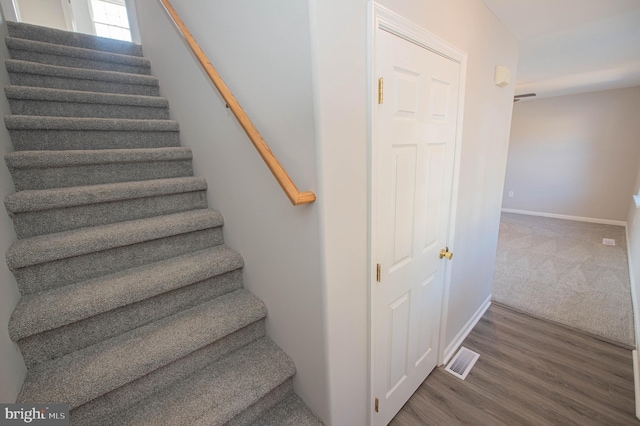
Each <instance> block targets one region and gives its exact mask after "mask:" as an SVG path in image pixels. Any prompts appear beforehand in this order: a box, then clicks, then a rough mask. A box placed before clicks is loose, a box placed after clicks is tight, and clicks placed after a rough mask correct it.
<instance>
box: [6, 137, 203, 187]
mask: <svg viewBox="0 0 640 426" xmlns="http://www.w3.org/2000/svg"><path fill="white" fill-rule="evenodd" d="M191 158H192V154H191V150H190V149H189V148H181V147H176V148H146V149H104V150H96V151H15V152H12V153H9V154H7V155H6V156H5V161H6V163H7V165H8V166H9V171H10V172H11V175H12V176H13V182H14V185H15V188H16V190H17V191H23V190H31V189H33V190H40V189H52V188H67V187H73V186H87V185H100V184H106V183H117V182H132V181H143V180H151V179H168V178H174V177H186V176H193V166H192V163H191Z"/></svg>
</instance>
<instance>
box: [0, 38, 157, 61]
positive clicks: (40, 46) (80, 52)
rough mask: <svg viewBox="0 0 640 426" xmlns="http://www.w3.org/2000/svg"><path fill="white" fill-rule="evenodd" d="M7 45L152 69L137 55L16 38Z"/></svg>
mask: <svg viewBox="0 0 640 426" xmlns="http://www.w3.org/2000/svg"><path fill="white" fill-rule="evenodd" d="M5 43H6V45H7V47H8V48H9V49H16V50H26V51H30V52H36V53H46V54H50V55H57V56H69V57H73V58H80V59H89V60H92V61H100V62H113V63H117V64H123V65H131V66H136V67H141V68H151V63H150V61H149V60H148V59H146V58H143V57H141V56H136V55H126V54H121V53H111V52H105V51H99V50H95V49H86V48H82V47H75V46H67V45H64V44H55V43H48V42H44V41H36V40H28V39H24V38H16V37H6V38H5Z"/></svg>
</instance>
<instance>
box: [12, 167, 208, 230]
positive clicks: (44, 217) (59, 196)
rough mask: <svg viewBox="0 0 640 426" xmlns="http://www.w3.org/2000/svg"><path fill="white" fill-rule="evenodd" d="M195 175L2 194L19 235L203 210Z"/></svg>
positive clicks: (202, 182)
mask: <svg viewBox="0 0 640 426" xmlns="http://www.w3.org/2000/svg"><path fill="white" fill-rule="evenodd" d="M206 189H207V181H206V179H204V178H200V177H191V176H190V177H181V178H172V179H154V180H148V181H137V182H122V183H112V184H104V185H89V186H76V187H70V188H55V189H44V190H27V191H20V192H17V193H15V194H11V195H9V196H8V197H7V198H5V201H4V205H5V207H6V209H7V212H8V213H9V215H10V216H11V217H12V219H13V226H14V228H15V230H16V234H17V235H18V238H28V237H35V236H37V235H44V234H52V233H56V232H63V231H69V230H72V229H78V228H86V227H91V226H98V225H106V224H109V223H117V222H125V221H128V220H135V219H142V218H146V217H153V216H161V215H166V214H172V213H179V212H183V211H189V210H197V209H205V208H207V198H206Z"/></svg>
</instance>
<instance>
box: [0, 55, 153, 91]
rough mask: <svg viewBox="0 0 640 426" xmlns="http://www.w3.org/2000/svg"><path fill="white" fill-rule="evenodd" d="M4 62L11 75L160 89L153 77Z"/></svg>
mask: <svg viewBox="0 0 640 426" xmlns="http://www.w3.org/2000/svg"><path fill="white" fill-rule="evenodd" d="M4 62H5V66H6V68H7V72H8V73H9V74H11V73H16V74H32V75H40V76H43V77H57V78H67V79H76V80H87V81H98V82H101V83H114V84H128V85H138V86H151V87H159V81H158V78H157V77H155V76H153V75H146V74H134V73H126V72H119V71H105V70H94V69H89V68H74V67H63V66H60V65H49V64H41V63H38V62H29V61H23V60H21V59H5V61H4Z"/></svg>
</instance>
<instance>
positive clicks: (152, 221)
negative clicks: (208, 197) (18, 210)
mask: <svg viewBox="0 0 640 426" xmlns="http://www.w3.org/2000/svg"><path fill="white" fill-rule="evenodd" d="M222 224H223V219H222V215H221V214H220V213H219V212H217V211H215V210H210V209H201V210H192V211H188V212H184V213H175V214H170V215H166V216H157V217H151V218H146V219H137V220H131V221H128V222H121V223H113V224H109V225H101V226H95V227H91V228H81V229H74V230H72V231H65V232H60V233H57V234H47V235H40V236H37V237H31V238H25V239H23V240H18V241H16V242H15V243H14V244H13V245H12V246H11V247H10V248H9V250H7V253H6V261H7V265H8V266H9V268H11V269H18V268H24V267H27V266H32V265H37V264H40V263H46V262H51V261H54V260H60V259H66V258H69V257H75V256H82V255H85V254H88V253H93V252H98V251H103V250H109V249H112V248H115V247H123V246H127V245H132V244H136V243H140V242H143V241H150V240H156V239H159V238H164V237H169V236H173V235H178V234H184V233H188V232H193V231H199V230H203V229H208V228H215V227H219V226H222Z"/></svg>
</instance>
